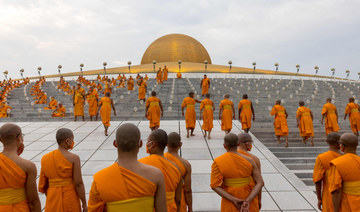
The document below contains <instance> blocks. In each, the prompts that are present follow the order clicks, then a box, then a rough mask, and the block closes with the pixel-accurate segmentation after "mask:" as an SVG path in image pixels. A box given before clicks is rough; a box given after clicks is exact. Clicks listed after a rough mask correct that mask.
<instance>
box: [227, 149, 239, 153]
mask: <svg viewBox="0 0 360 212" xmlns="http://www.w3.org/2000/svg"><path fill="white" fill-rule="evenodd" d="M227 152H230V153H235V154H237V149H228V150H227Z"/></svg>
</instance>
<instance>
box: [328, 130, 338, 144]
mask: <svg viewBox="0 0 360 212" xmlns="http://www.w3.org/2000/svg"><path fill="white" fill-rule="evenodd" d="M326 142H327V143H328V144H329V145H332V146H339V143H340V134H339V133H337V132H331V133H329V134H328V135H327V136H326Z"/></svg>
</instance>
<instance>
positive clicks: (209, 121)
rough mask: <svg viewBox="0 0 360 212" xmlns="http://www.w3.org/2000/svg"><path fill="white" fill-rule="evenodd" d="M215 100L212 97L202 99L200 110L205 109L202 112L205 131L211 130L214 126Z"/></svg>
mask: <svg viewBox="0 0 360 212" xmlns="http://www.w3.org/2000/svg"><path fill="white" fill-rule="evenodd" d="M213 107H214V102H213V101H211V100H210V99H204V100H202V101H201V104H200V110H202V109H204V110H203V112H202V115H203V120H204V121H203V125H202V129H203V130H205V131H209V130H211V129H212V128H213V127H214V124H213V120H214V111H213Z"/></svg>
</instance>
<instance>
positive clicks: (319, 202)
mask: <svg viewBox="0 0 360 212" xmlns="http://www.w3.org/2000/svg"><path fill="white" fill-rule="evenodd" d="M321 187H322V180H319V181H317V182H316V183H315V188H316V196H317V199H318V208H319V210H322V209H321V205H322V195H321V191H322V189H321Z"/></svg>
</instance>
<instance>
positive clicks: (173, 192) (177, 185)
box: [139, 129, 183, 212]
mask: <svg viewBox="0 0 360 212" xmlns="http://www.w3.org/2000/svg"><path fill="white" fill-rule="evenodd" d="M167 143H168V137H167V134H166V132H165V131H164V130H161V129H157V130H154V131H152V132H151V134H150V136H149V137H148V139H147V143H146V147H147V152H148V153H149V154H150V156H148V157H145V158H142V159H140V160H139V161H140V162H142V163H144V164H147V165H151V166H154V167H156V168H158V169H160V170H161V172H162V173H163V175H164V178H165V191H166V205H167V211H168V212H173V211H177V212H180V205H181V188H182V185H183V180H182V177H181V173H180V170H179V168H178V167H177V166H176V165H175V164H174V163H173V162H171V161H170V160H168V159H166V158H165V157H164V149H165V147H166V145H167Z"/></svg>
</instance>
